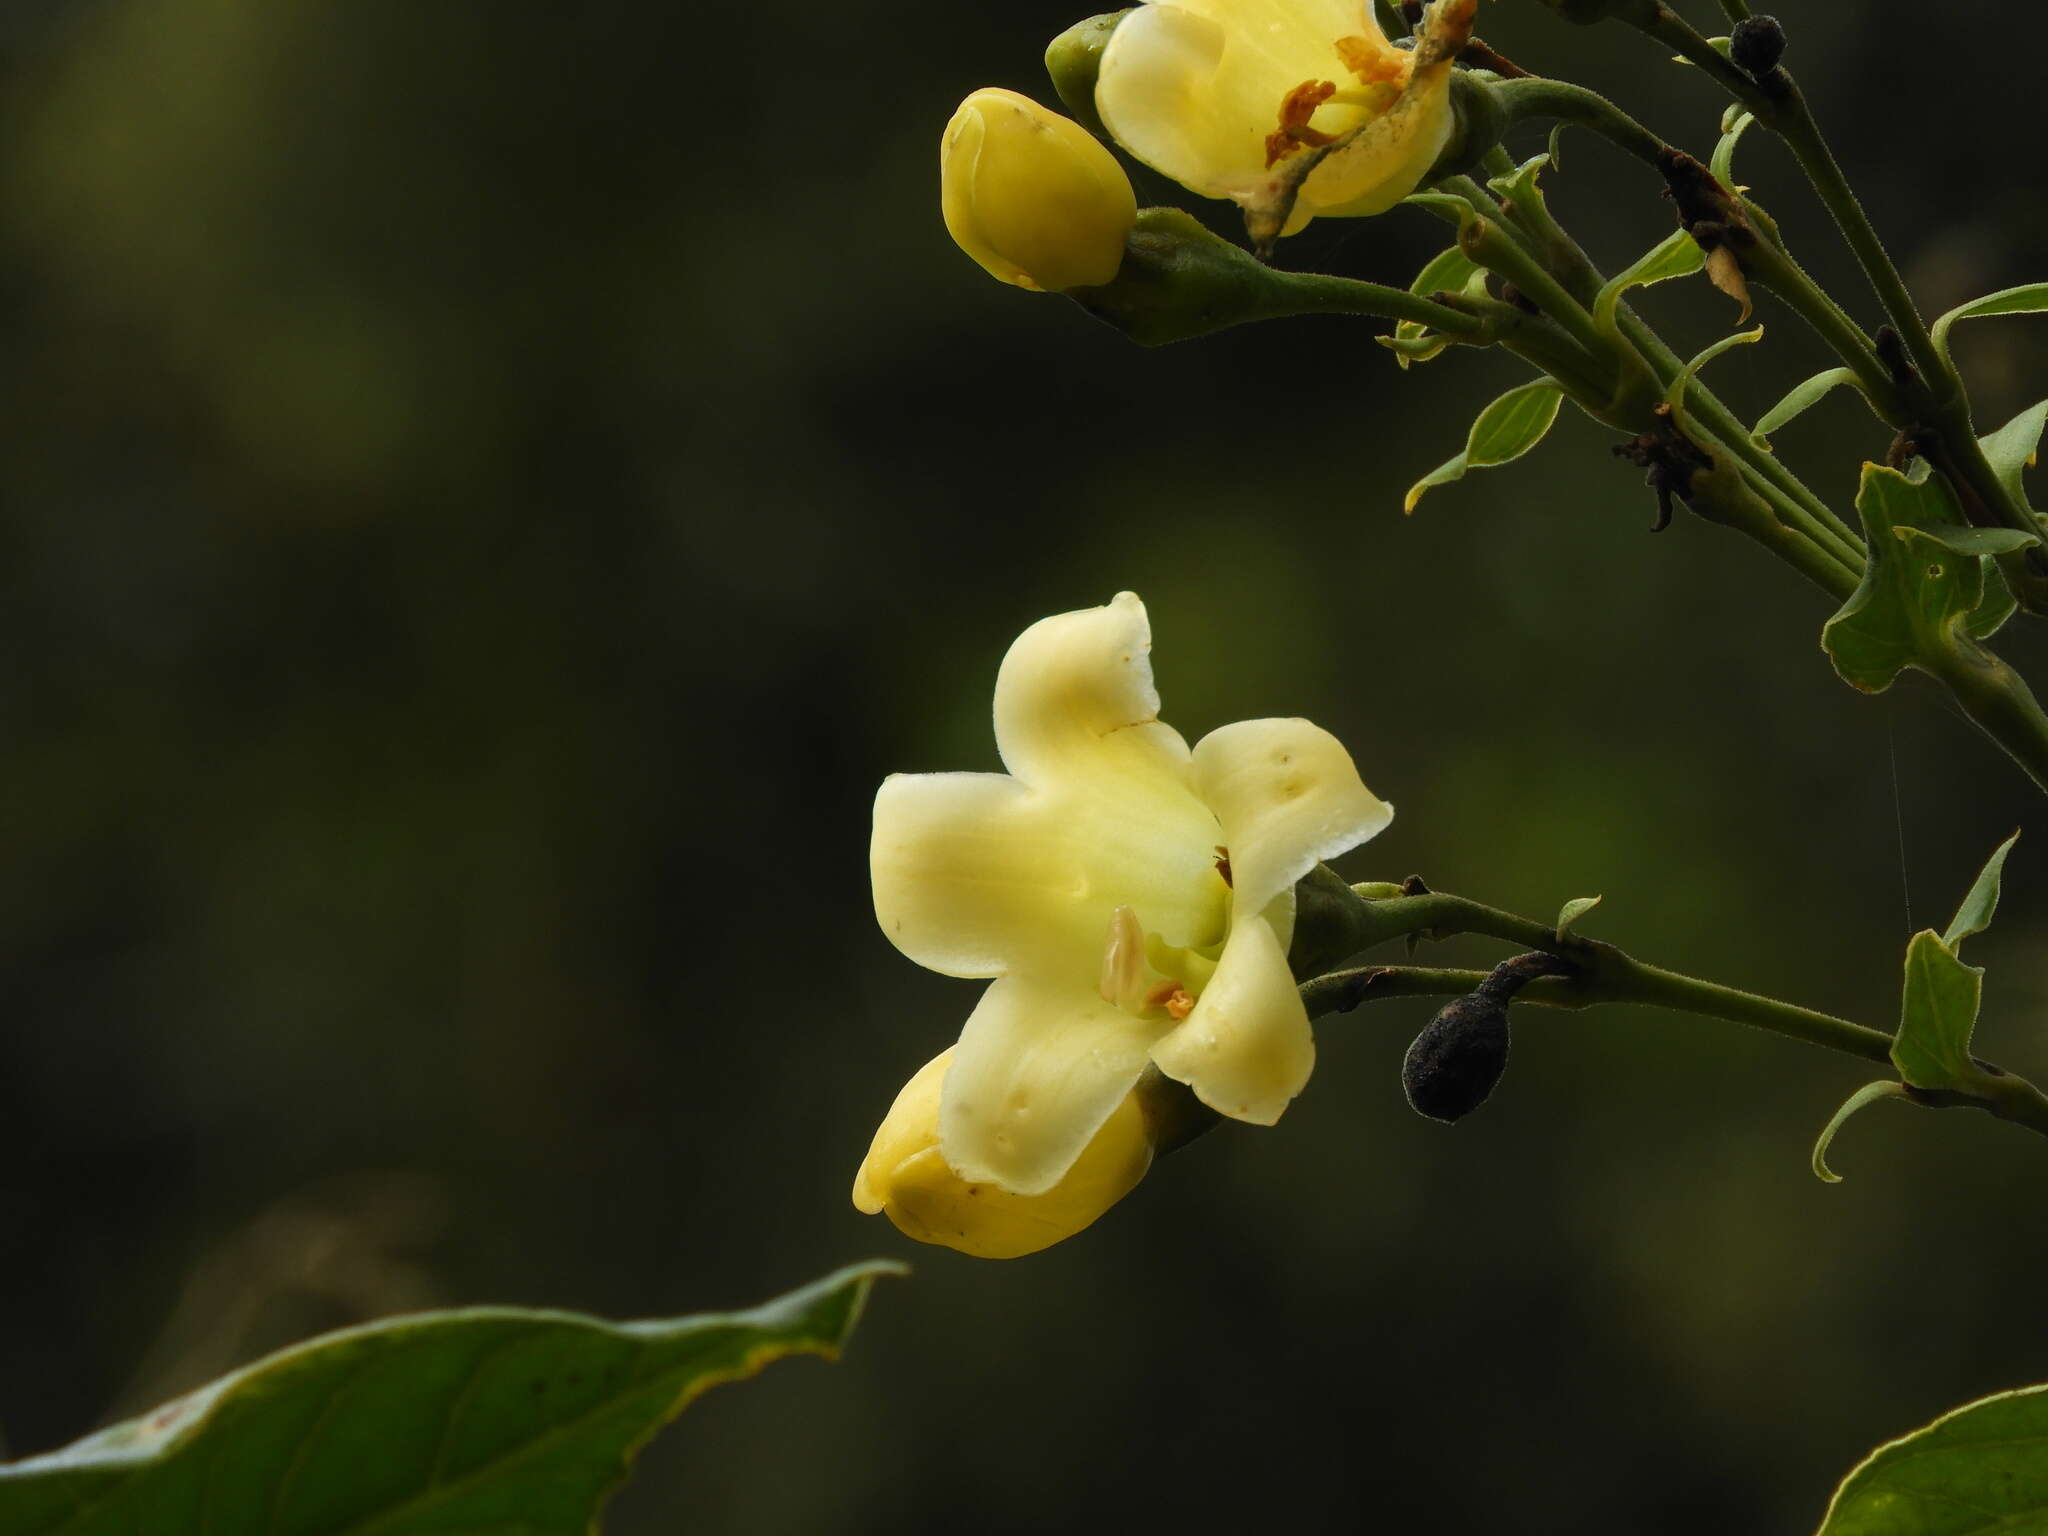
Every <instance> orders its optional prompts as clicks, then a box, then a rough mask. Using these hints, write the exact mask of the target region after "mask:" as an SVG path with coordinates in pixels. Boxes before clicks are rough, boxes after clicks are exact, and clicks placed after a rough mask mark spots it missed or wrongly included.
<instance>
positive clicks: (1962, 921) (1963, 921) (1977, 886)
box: [1941, 832, 2020, 951]
mask: <svg viewBox="0 0 2048 1536" xmlns="http://www.w3.org/2000/svg"><path fill="white" fill-rule="evenodd" d="M2019 840H2020V835H2019V833H2017V832H2015V833H2013V835H2012V836H2011V837H2008V838H2007V839H2006V840H2005V841H2004V842H2002V843H2000V844H1999V845H1998V846H1997V847H1996V848H1995V849H1993V850H1992V853H1991V857H1990V858H1988V859H1986V860H1985V861H1984V867H1983V868H1982V869H1981V870H1979V871H1978V872H1977V879H1976V882H1975V883H1974V884H1973V885H1971V887H1970V894H1969V895H1967V896H1965V897H1964V898H1963V904H1962V905H1961V906H1960V907H1957V908H1956V915H1955V919H1954V920H1953V921H1952V922H1951V923H1950V924H1949V925H1948V932H1947V933H1944V934H1943V935H1942V936H1941V942H1942V943H1944V944H1946V945H1947V946H1948V947H1949V948H1950V949H1952V950H1956V951H1960V950H1961V949H1962V947H1963V940H1965V939H1967V938H1968V937H1969V936H1970V935H1971V934H1973V933H1982V932H1983V931H1984V930H1985V929H1986V928H1989V927H1990V926H1991V917H1992V914H1993V913H1995V912H1996V911H1997V910H1998V886H1999V882H2000V881H2001V880H2002V879H2003V878H2004V876H2005V856H2006V855H2007V854H2008V853H2011V852H2012V845H2013V844H2014V843H2016V842H2018V841H2019Z"/></svg>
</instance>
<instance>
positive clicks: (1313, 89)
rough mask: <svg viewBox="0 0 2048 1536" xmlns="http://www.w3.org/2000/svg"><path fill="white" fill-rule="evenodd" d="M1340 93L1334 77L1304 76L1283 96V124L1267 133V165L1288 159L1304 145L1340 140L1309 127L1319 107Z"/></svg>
mask: <svg viewBox="0 0 2048 1536" xmlns="http://www.w3.org/2000/svg"><path fill="white" fill-rule="evenodd" d="M1336 94H1337V82H1336V81H1334V80H1304V81H1302V82H1301V84H1299V85H1297V86H1296V87H1295V88H1294V89H1293V90H1291V91H1289V92H1288V93H1287V94H1286V95H1285V96H1283V97H1281V98H1280V126H1279V128H1278V129H1277V130H1276V131H1274V132H1272V133H1269V134H1267V135H1266V169H1267V170H1271V169H1272V168H1273V167H1274V166H1275V165H1277V164H1279V163H1280V162H1281V161H1282V160H1285V159H1286V158H1287V157H1288V156H1289V155H1291V154H1293V153H1294V152H1295V151H1296V150H1297V149H1300V148H1301V147H1302V146H1303V145H1307V146H1308V147H1309V148H1311V149H1321V148H1323V147H1324V146H1325V145H1329V144H1334V143H1336V142H1337V138H1336V135H1335V134H1329V133H1320V132H1318V131H1317V130H1316V129H1314V128H1311V127H1309V125H1308V120H1309V119H1310V118H1311V117H1313V116H1315V111H1316V108H1317V107H1320V106H1321V105H1322V104H1323V103H1324V102H1326V101H1328V100H1329V99H1330V98H1331V97H1332V96H1334V95H1336Z"/></svg>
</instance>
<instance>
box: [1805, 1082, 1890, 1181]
mask: <svg viewBox="0 0 2048 1536" xmlns="http://www.w3.org/2000/svg"><path fill="white" fill-rule="evenodd" d="M1906 1096H1907V1095H1906V1090H1905V1088H1904V1087H1903V1086H1902V1085H1900V1084H1898V1083H1895V1082H1892V1081H1891V1080H1890V1079H1889V1078H1887V1079H1885V1080H1884V1081H1882V1082H1876V1083H1865V1084H1864V1085H1863V1086H1862V1087H1861V1088H1858V1089H1857V1090H1856V1091H1855V1092H1854V1093H1852V1094H1850V1095H1849V1097H1848V1098H1847V1099H1845V1100H1844V1101H1843V1103H1842V1107H1841V1108H1840V1109H1838V1110H1836V1111H1835V1113H1834V1118H1833V1119H1831V1120H1829V1121H1828V1123H1827V1125H1826V1126H1825V1127H1823V1128H1822V1130H1821V1133H1820V1139H1819V1140H1818V1141H1816V1142H1815V1143H1814V1144H1813V1176H1814V1177H1815V1178H1816V1179H1819V1180H1820V1181H1821V1183H1823V1184H1839V1183H1841V1182H1842V1176H1841V1175H1840V1174H1839V1173H1837V1172H1835V1170H1834V1169H1832V1168H1830V1167H1829V1166H1828V1148H1829V1147H1831V1146H1833V1145H1834V1141H1835V1133H1836V1132H1837V1131H1839V1130H1841V1128H1842V1127H1843V1126H1844V1125H1846V1124H1847V1123H1848V1121H1849V1117H1850V1116H1851V1115H1853V1114H1855V1113H1856V1112H1857V1111H1858V1110H1860V1109H1867V1108H1868V1107H1869V1106H1870V1105H1872V1104H1875V1103H1876V1102H1877V1101H1878V1100H1879V1099H1903V1098H1905V1097H1906Z"/></svg>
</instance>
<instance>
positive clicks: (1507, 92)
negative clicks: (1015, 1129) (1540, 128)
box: [1493, 75, 1664, 174]
mask: <svg viewBox="0 0 2048 1536" xmlns="http://www.w3.org/2000/svg"><path fill="white" fill-rule="evenodd" d="M1493 90H1494V99H1495V100H1496V101H1498V102H1499V103H1500V105H1501V106H1502V107H1503V108H1505V109H1506V112H1507V121H1508V124H1509V126H1512V125H1513V124H1515V123H1517V122H1521V121H1524V120H1525V119H1541V120H1543V121H1545V122H1559V123H1576V124H1577V125H1578V126H1580V127H1581V128H1590V129H1592V130H1593V131H1594V132H1595V133H1597V134H1599V135H1600V136H1601V137H1602V138H1604V139H1607V140H1609V141H1610V142H1611V143H1613V144H1614V145H1616V146H1617V147H1618V148H1620V149H1622V150H1624V151H1626V152H1627V153H1629V154H1631V155H1634V156H1635V157H1636V158H1637V159H1638V160H1640V161H1642V162H1643V164H1645V165H1647V166H1648V167H1649V168H1650V169H1651V170H1653V171H1659V170H1660V157H1661V156H1662V154H1663V152H1664V141H1663V140H1662V139H1660V138H1658V137H1657V135H1656V134H1654V133H1652V132H1650V130H1649V129H1647V128H1645V127H1644V126H1643V125H1642V124H1641V123H1639V122H1637V121H1636V120H1635V119H1634V118H1632V117H1630V116H1629V115H1628V114H1627V113H1626V112H1624V111H1622V110H1621V108H1619V107H1617V106H1616V105H1615V104H1614V103H1613V102H1611V101H1609V100H1608V99H1607V98H1606V97H1605V96H1602V95H1601V94H1600V93H1599V92H1598V91H1589V90H1587V89H1586V87H1584V86H1583V85H1573V84H1571V83H1570V82H1569V81H1565V80H1547V79H1544V78H1543V77H1542V76H1540V75H1532V76H1530V77H1529V78H1528V79H1526V80H1504V81H1502V82H1501V83H1500V84H1499V85H1496V86H1495V87H1494V88H1493ZM1660 174H1661V171H1660Z"/></svg>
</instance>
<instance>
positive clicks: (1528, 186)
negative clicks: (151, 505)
mask: <svg viewBox="0 0 2048 1536" xmlns="http://www.w3.org/2000/svg"><path fill="white" fill-rule="evenodd" d="M1548 164H1550V156H1549V155H1547V154H1543V155H1533V156H1531V157H1530V158H1529V159H1527V160H1524V161H1523V162H1522V163H1521V164H1520V165H1518V166H1516V167H1515V168H1514V169H1513V170H1512V171H1509V172H1508V173H1507V175H1505V176H1493V177H1489V178H1488V179H1487V183H1486V185H1487V186H1488V187H1489V188H1490V189H1491V190H1492V191H1493V192H1494V193H1496V194H1497V195H1498V196H1499V197H1501V198H1502V199H1503V200H1504V201H1506V202H1510V203H1512V202H1514V201H1516V200H1517V199H1518V198H1522V197H1526V196H1528V195H1529V194H1530V193H1537V195H1539V196H1540V195H1541V193H1540V191H1539V189H1538V188H1537V186H1536V177H1537V176H1538V175H1539V174H1540V173H1541V172H1542V170H1543V168H1544V167H1545V166H1546V165H1548Z"/></svg>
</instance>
